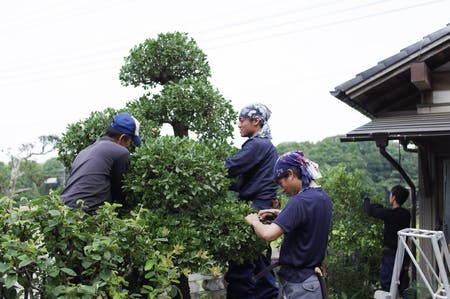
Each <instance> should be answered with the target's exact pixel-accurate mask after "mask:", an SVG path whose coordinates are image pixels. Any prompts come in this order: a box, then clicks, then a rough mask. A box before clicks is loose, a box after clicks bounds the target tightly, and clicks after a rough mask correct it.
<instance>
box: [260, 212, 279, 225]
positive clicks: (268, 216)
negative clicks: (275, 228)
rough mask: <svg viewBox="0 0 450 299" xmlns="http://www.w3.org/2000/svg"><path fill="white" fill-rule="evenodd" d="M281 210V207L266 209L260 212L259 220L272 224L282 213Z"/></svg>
mask: <svg viewBox="0 0 450 299" xmlns="http://www.w3.org/2000/svg"><path fill="white" fill-rule="evenodd" d="M280 212H281V210H279V209H266V210H261V211H259V212H258V216H259V221H261V222H262V223H264V224H270V223H272V221H274V220H275V218H277V216H278V214H280Z"/></svg>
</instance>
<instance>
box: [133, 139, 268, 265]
mask: <svg viewBox="0 0 450 299" xmlns="http://www.w3.org/2000/svg"><path fill="white" fill-rule="evenodd" d="M225 148H228V146H227V145H226V144H221V143H217V142H213V141H209V142H198V141H194V140H192V139H189V138H178V137H173V136H165V137H159V138H155V139H153V140H151V142H148V143H146V144H145V145H143V146H142V147H141V148H138V149H137V150H136V152H135V154H134V155H133V157H132V165H133V167H132V170H131V171H130V172H129V173H128V174H127V175H126V177H125V190H127V191H128V193H129V196H128V197H127V201H128V202H129V205H131V207H130V208H133V207H135V206H142V207H144V208H147V209H149V210H151V211H152V213H153V214H154V215H155V216H152V217H148V218H146V221H148V224H147V225H148V226H155V227H158V226H159V227H162V228H160V230H161V229H162V230H166V231H167V232H170V234H169V235H168V236H170V237H168V242H169V243H168V244H172V245H174V246H175V245H176V246H178V247H179V248H183V252H184V254H183V256H182V257H181V258H180V259H178V260H177V264H179V265H180V267H183V268H188V269H189V271H191V270H192V271H200V272H205V271H211V267H213V266H217V267H223V266H225V263H226V262H227V261H228V260H231V259H244V258H246V257H250V256H252V254H254V253H255V252H260V251H262V250H263V248H264V244H263V242H260V241H256V238H255V236H254V233H253V232H252V231H251V229H250V227H249V226H248V225H247V224H246V223H245V221H244V216H245V215H247V214H248V213H249V212H250V210H249V208H248V206H247V204H245V203H241V202H235V200H234V199H233V198H232V196H231V195H230V194H229V193H228V191H227V189H228V186H229V184H230V181H229V179H228V178H227V177H226V175H227V171H226V169H225V168H224V162H223V161H224V158H225V155H226V152H225V151H224V149H225ZM161 219H164V222H161ZM155 237H156V236H155ZM255 244H260V245H261V246H257V245H255Z"/></svg>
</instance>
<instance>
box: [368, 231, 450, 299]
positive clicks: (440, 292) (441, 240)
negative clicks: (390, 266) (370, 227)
mask: <svg viewBox="0 0 450 299" xmlns="http://www.w3.org/2000/svg"><path fill="white" fill-rule="evenodd" d="M408 240H410V241H411V242H412V243H414V245H415V246H416V248H417V250H418V252H419V254H420V260H421V261H422V264H423V265H424V266H423V267H424V269H422V268H421V267H420V265H419V263H418V262H417V260H416V258H415V256H414V255H413V253H412V252H411V249H410V248H409V247H408ZM427 240H429V241H430V242H431V246H432V252H433V255H434V258H435V261H436V266H437V269H436V268H435V267H433V265H432V262H431V258H429V257H427V256H426V254H425V252H424V251H423V249H422V247H423V245H425V243H426V242H427ZM421 244H422V247H421ZM405 251H406V253H408V255H409V257H410V258H411V262H412V263H413V264H414V266H415V267H416V270H417V273H418V274H419V275H420V277H421V278H422V280H423V282H424V284H425V286H426V289H427V290H428V292H429V294H430V296H431V298H432V299H438V298H439V299H441V298H448V296H449V294H450V286H449V283H448V277H447V273H448V272H447V271H450V255H449V252H448V246H447V242H446V241H445V235H444V233H443V232H442V231H431V230H424V229H416V228H405V229H402V230H400V231H399V232H398V245H397V252H396V254H395V264H394V270H393V272H392V280H391V287H390V290H389V292H385V291H380V290H378V291H376V292H375V294H374V298H375V299H394V298H396V297H397V291H398V285H399V283H400V282H399V277H400V271H401V268H402V264H403V257H404V253H405ZM445 266H447V268H445ZM424 270H426V271H427V273H428V275H429V278H427V277H426V276H425V274H424Z"/></svg>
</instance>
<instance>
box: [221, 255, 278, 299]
mask: <svg viewBox="0 0 450 299" xmlns="http://www.w3.org/2000/svg"><path fill="white" fill-rule="evenodd" d="M271 255H272V250H271V249H270V246H268V248H267V251H266V255H260V256H259V257H258V258H257V259H256V260H254V261H253V262H245V263H243V264H238V263H236V262H233V261H230V262H229V263H228V272H227V273H226V274H225V280H226V282H227V283H228V286H227V299H272V298H276V297H277V296H278V287H277V284H276V279H275V275H274V273H273V271H271V272H268V273H267V274H266V275H265V276H264V277H261V279H259V280H258V281H256V282H255V281H254V280H253V276H255V275H256V274H258V273H259V272H260V271H262V270H263V269H265V268H266V267H267V266H269V265H270V263H271Z"/></svg>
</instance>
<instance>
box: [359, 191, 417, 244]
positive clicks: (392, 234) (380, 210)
mask: <svg viewBox="0 0 450 299" xmlns="http://www.w3.org/2000/svg"><path fill="white" fill-rule="evenodd" d="M364 206H365V209H366V211H367V213H368V214H369V215H370V216H372V217H375V218H378V219H381V220H383V221H384V233H383V246H384V247H386V248H389V249H391V250H393V251H394V252H395V250H397V242H398V235H397V232H398V231H400V230H402V229H404V228H407V227H410V220H411V214H410V213H409V211H408V210H407V209H405V208H403V207H398V208H395V209H390V208H385V207H383V206H381V205H380V204H371V203H370V201H369V200H368V199H366V200H365V202H364Z"/></svg>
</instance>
